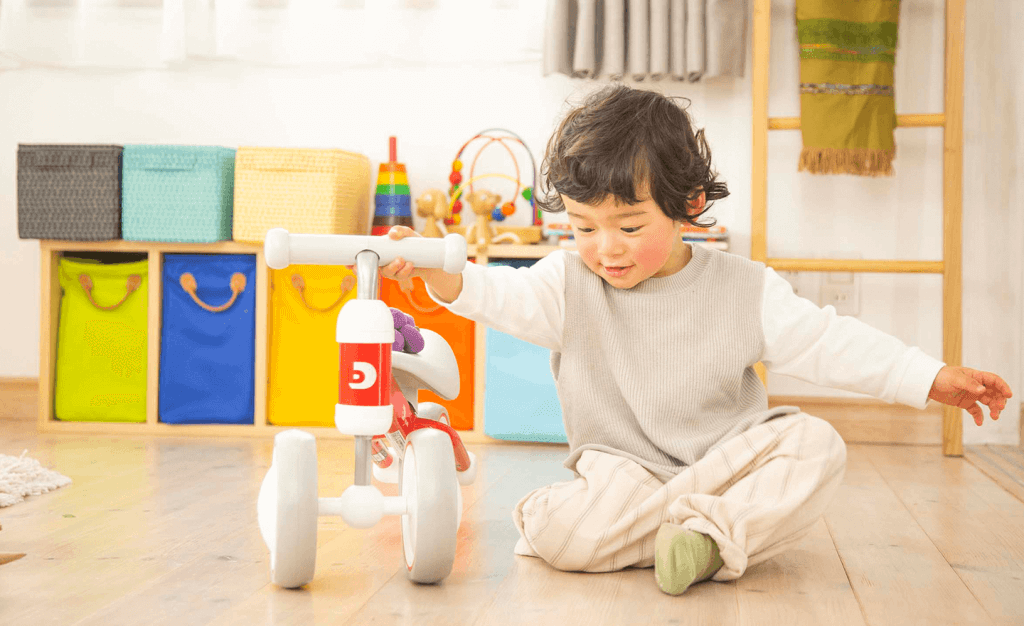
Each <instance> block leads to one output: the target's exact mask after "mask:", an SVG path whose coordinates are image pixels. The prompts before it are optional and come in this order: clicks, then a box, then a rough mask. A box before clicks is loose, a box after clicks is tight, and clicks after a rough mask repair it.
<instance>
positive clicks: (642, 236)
mask: <svg viewBox="0 0 1024 626" xmlns="http://www.w3.org/2000/svg"><path fill="white" fill-rule="evenodd" d="M562 202H563V203H564V204H565V208H566V212H567V213H568V216H569V223H570V224H571V225H572V230H573V234H574V235H575V237H576V248H577V249H578V250H579V253H580V257H581V258H582V259H583V262H584V263H586V264H587V267H589V268H590V270H591V271H592V272H594V273H595V274H597V275H598V276H600V277H601V278H603V279H604V280H605V281H606V282H607V283H608V284H609V285H611V286H613V287H617V288H619V289H629V288H630V287H634V286H636V285H637V284H639V283H640V282H641V281H643V280H646V279H648V278H651V277H652V276H653V277H660V276H668V275H670V274H673V273H675V272H677V271H679V269H680V268H681V267H682V266H683V264H684V263H683V260H684V259H685V255H686V252H687V250H686V244H684V243H683V241H682V238H681V237H680V236H679V227H680V224H679V223H678V222H675V221H673V220H672V219H671V218H670V217H668V216H667V215H665V214H664V213H662V212H661V209H660V208H658V205H657V204H656V203H655V202H654V200H653V199H647V200H644V201H643V202H640V203H639V204H633V205H629V204H625V205H619V204H616V202H615V199H614V198H612V197H610V196H609V197H608V198H606V199H605V200H604V201H603V202H602V203H600V204H597V205H586V204H581V203H579V202H576V201H574V200H572V199H570V198H567V197H565V196H562Z"/></svg>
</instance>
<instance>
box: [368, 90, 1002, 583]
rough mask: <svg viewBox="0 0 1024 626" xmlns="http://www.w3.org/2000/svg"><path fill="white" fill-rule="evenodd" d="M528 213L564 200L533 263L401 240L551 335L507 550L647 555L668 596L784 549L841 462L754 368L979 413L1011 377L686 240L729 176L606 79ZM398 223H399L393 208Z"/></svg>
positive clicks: (520, 323) (665, 102) (442, 278)
mask: <svg viewBox="0 0 1024 626" xmlns="http://www.w3.org/2000/svg"><path fill="white" fill-rule="evenodd" d="M541 178H542V186H543V187H544V190H543V192H542V193H539V194H538V196H537V203H538V205H539V206H540V207H541V208H542V209H543V210H546V211H552V212H560V211H566V213H567V216H568V221H569V223H570V224H571V225H572V230H573V234H574V236H575V240H576V244H577V251H573V252H569V251H564V250H559V251H557V252H553V253H551V254H550V255H548V256H547V257H545V258H543V259H541V260H539V261H538V262H537V263H536V264H535V265H533V266H532V267H529V268H521V269H513V268H509V267H483V266H479V265H474V264H467V265H466V268H465V270H464V271H463V272H462V273H461V274H459V275H448V274H445V273H444V272H443V271H441V270H434V269H422V268H414V267H413V265H412V264H411V263H409V262H406V261H404V260H403V259H396V260H395V261H394V262H392V263H391V264H389V265H388V266H386V267H385V268H383V274H384V276H386V277H388V278H393V279H396V280H407V279H409V278H410V277H412V276H420V277H422V278H423V280H424V281H425V283H426V285H427V287H428V293H429V294H430V296H431V297H432V298H433V299H434V300H436V301H437V302H439V303H441V304H443V305H444V306H446V307H447V308H448V309H449V310H451V311H452V312H453V313H456V314H458V315H461V316H464V317H467V318H469V319H471V320H474V321H476V322H479V323H482V324H486V325H487V326H490V327H492V328H495V329H497V330H500V331H502V332H505V333H508V334H510V335H512V336H515V337H518V338H520V339H523V340H525V341H529V342H531V343H534V344H537V345H540V346H543V347H545V348H549V349H550V350H551V370H552V373H553V374H554V379H555V383H556V386H557V390H558V395H559V399H560V402H561V407H562V416H563V420H564V425H565V432H566V435H567V437H568V440H569V457H568V458H567V459H566V461H565V466H566V467H567V468H569V469H570V470H572V472H573V474H574V476H575V478H574V479H573V480H569V481H565V482H558V483H555V484H553V485H549V486H546V487H542V488H540V489H536V490H534V491H533V492H532V493H529V494H527V495H526V496H525V497H524V498H523V499H522V501H520V502H519V504H518V505H517V506H516V508H515V510H514V512H513V521H514V522H515V525H516V527H517V528H518V529H519V534H520V539H519V542H518V543H517V544H516V547H515V552H516V554H520V555H527V556H535V557H540V558H542V559H544V560H545V561H546V562H547V563H549V564H550V565H552V566H553V567H556V568H558V569H561V570H569V571H586V572H607V571H613V570H618V569H623V568H626V567H651V566H653V567H654V571H655V579H656V581H657V584H658V586H659V587H660V588H661V589H662V590H663V591H664V592H666V593H669V594H681V593H683V592H684V591H685V590H686V589H687V588H688V587H689V586H690V585H692V584H694V583H696V582H700V581H702V580H707V579H714V580H719V581H725V580H733V579H736V578H738V577H739V576H740V575H742V574H743V572H744V571H745V570H746V568H747V567H749V566H750V565H752V564H754V563H757V562H759V561H762V560H764V559H767V558H769V557H771V556H772V555H774V554H777V553H778V552H780V551H781V550H784V549H786V548H787V547H790V546H792V545H793V544H794V543H795V542H797V541H798V540H799V539H800V538H801V537H802V536H804V535H805V534H806V533H807V531H808V530H809V529H810V527H811V526H812V525H813V524H814V523H815V522H816V521H817V519H818V517H819V516H820V515H821V514H822V512H823V511H824V510H825V508H826V506H827V505H828V503H829V500H830V499H831V498H832V496H833V494H834V493H835V491H836V488H837V487H838V486H839V484H840V481H841V480H842V477H843V471H844V468H845V461H846V447H845V444H844V443H843V440H842V439H841V438H840V437H839V435H838V434H837V433H836V431H835V429H833V428H832V426H831V425H829V424H828V423H827V422H825V421H824V420H822V419H819V418H817V417H814V416H811V415H808V414H806V413H802V412H801V411H800V409H799V408H797V407H794V406H780V407H775V408H772V409H769V408H768V396H767V393H766V391H765V387H764V385H763V384H762V383H761V381H760V379H759V378H758V376H757V374H756V372H755V370H754V365H755V364H756V363H758V362H761V363H764V365H765V366H766V367H767V368H768V369H769V370H770V371H773V372H778V373H780V374H786V375H789V376H794V377H796V378H800V379H803V380H806V381H810V382H812V383H815V384H818V385H823V386H828V387H835V388H840V389H847V390H851V391H857V392H860V393H865V394H869V395H872V396H875V397H877V398H881V399H883V400H885V401H887V402H901V403H903V404H907V405H910V406H913V407H916V408H919V409H920V408H924V406H925V404H926V403H927V401H928V399H929V398H931V399H933V400H936V401H939V402H943V403H946V404H952V405H954V406H959V407H960V408H963V409H966V410H967V411H968V412H969V413H970V414H971V415H972V416H973V417H974V420H975V422H976V423H977V424H979V425H980V424H981V423H982V419H983V414H982V409H981V407H980V406H979V405H978V402H981V403H983V404H986V405H987V406H988V407H989V411H990V414H991V417H992V419H997V418H998V416H999V412H1000V411H1001V410H1003V408H1005V406H1006V399H1007V398H1009V397H1010V396H1011V392H1010V388H1009V386H1008V385H1007V384H1006V383H1005V382H1004V381H1003V380H1002V379H1001V378H999V377H998V376H996V375H994V374H991V373H988V372H981V371H977V370H972V369H969V368H965V367H950V366H946V365H944V364H943V363H942V362H940V361H937V360H935V359H934V358H932V357H930V356H928V355H926V354H924V353H923V352H922V351H921V350H920V349H918V348H912V347H907V346H905V345H904V344H903V343H901V342H900V341H899V340H897V339H895V338H894V337H891V336H889V335H887V334H885V333H882V332H880V331H878V330H875V329H874V328H871V327H870V326H867V325H866V324H864V323H862V322H860V321H859V320H857V319H856V318H852V317H843V316H838V315H836V312H835V309H834V308H833V307H830V306H828V307H825V308H824V309H822V308H819V307H817V306H816V305H814V304H813V303H811V302H810V301H808V300H805V299H803V298H800V297H798V296H796V295H795V294H794V293H793V290H792V288H791V287H790V285H789V283H787V282H786V281H785V280H784V279H783V278H781V277H780V276H779V275H778V274H777V273H776V272H775V271H773V270H772V269H771V268H768V267H766V266H765V265H764V264H762V263H756V262H753V261H751V260H749V259H746V258H743V257H741V256H738V255H734V254H728V253H725V252H721V251H717V250H713V249H710V248H706V247H703V246H700V245H690V244H687V243H684V242H683V240H682V238H681V236H680V227H681V226H682V225H683V224H687V223H689V224H696V225H700V226H704V225H710V224H713V223H714V222H713V221H705V220H702V219H701V218H702V216H704V214H705V212H706V211H707V210H708V208H709V207H710V205H711V203H712V202H713V201H714V200H719V199H722V198H725V197H726V196H727V195H728V193H729V192H728V190H727V188H726V185H725V183H723V182H722V181H720V180H718V178H717V174H716V173H715V172H714V171H712V168H711V154H710V150H709V148H708V144H707V142H706V140H705V138H704V133H703V131H696V132H695V131H694V129H693V127H692V125H691V123H690V120H689V117H688V115H687V113H686V111H685V110H684V109H683V108H681V107H679V106H678V105H677V104H676V103H675V102H674V101H673V100H671V99H669V98H666V97H665V96H662V95H659V94H656V93H653V92H649V91H642V90H634V89H630V88H628V87H625V86H622V85H613V86H611V87H608V88H605V89H603V90H601V91H599V92H598V93H596V94H594V95H592V96H591V97H590V98H589V99H587V100H586V101H585V102H584V103H583V104H582V106H579V107H578V108H575V109H574V110H572V111H571V112H570V113H569V114H568V115H567V116H566V117H565V119H564V120H563V121H562V122H561V124H560V125H559V126H558V129H557V130H556V131H555V133H554V135H553V136H552V137H551V140H550V141H549V143H548V145H547V149H546V153H545V155H544V161H543V165H542V168H541ZM388 236H390V237H392V238H394V239H400V238H402V237H408V236H417V235H416V233H415V232H414V231H412V230H411V229H409V228H407V227H401V226H399V227H395V228H393V229H392V230H391V231H390V233H389V235H388Z"/></svg>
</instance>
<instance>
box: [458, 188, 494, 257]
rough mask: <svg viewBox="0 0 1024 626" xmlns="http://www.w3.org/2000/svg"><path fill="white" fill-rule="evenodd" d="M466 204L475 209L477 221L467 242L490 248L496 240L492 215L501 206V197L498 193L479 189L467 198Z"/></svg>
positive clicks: (470, 231)
mask: <svg viewBox="0 0 1024 626" xmlns="http://www.w3.org/2000/svg"><path fill="white" fill-rule="evenodd" d="M466 202H468V203H469V206H470V207H471V208H472V209H473V213H474V214H475V215H476V221H474V222H473V224H472V226H470V227H469V232H468V233H466V241H467V242H469V243H475V244H476V245H478V246H483V247H486V246H489V245H490V244H491V240H492V239H494V235H495V233H494V227H492V226H491V213H493V212H494V208H495V207H496V206H498V205H499V204H501V196H499V195H498V194H496V193H493V192H490V191H485V190H483V189H478V190H476V191H474V192H472V193H470V194H468V195H467V196H466Z"/></svg>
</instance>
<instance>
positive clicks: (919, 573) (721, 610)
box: [0, 421, 1024, 626]
mask: <svg viewBox="0 0 1024 626" xmlns="http://www.w3.org/2000/svg"><path fill="white" fill-rule="evenodd" d="M0 428H2V431H3V434H2V436H0V453H3V454H20V453H21V451H22V450H23V449H28V450H29V455H30V456H32V457H33V458H36V459H38V460H39V461H40V462H41V463H43V464H44V465H45V466H48V467H51V468H53V469H57V470H59V471H61V472H63V473H64V474H66V475H68V476H70V477H72V478H73V479H74V483H73V484H72V485H70V486H68V487H65V488H63V489H60V490H58V491H56V492H53V493H50V494H45V495H42V496H36V497H32V498H30V499H29V500H27V501H26V502H23V503H20V504H16V505H14V506H12V507H9V508H5V509H0V524H2V525H3V530H2V531H0V553H3V552H24V553H26V554H27V556H26V557H24V558H22V559H20V560H18V561H14V562H12V563H8V564H6V565H0V624H3V625H4V626H21V625H26V626H43V625H47V624H60V625H62V626H63V625H71V624H95V625H103V626H112V625H118V624H147V625H148V624H173V625H174V626H182V625H188V624H217V625H229V624H230V625H251V624H301V625H312V624H332V625H341V624H445V625H448V624H481V625H482V624H503V625H504V624H558V625H559V626H562V625H570V624H588V625H589V624H616V625H617V624H723V625H726V624H752V625H753V624H756V625H759V626H761V625H773V624H780V625H782V624H785V625H787V626H790V625H795V624H808V625H815V626H820V625H832V624H871V625H879V626H881V625H886V626H888V625H896V624H928V625H929V626H931V625H935V624H951V625H954V624H955V625H963V624H1024V503H1022V502H1021V501H1020V500H1019V499H1018V498H1017V497H1015V495H1013V494H1012V493H1011V491H1010V490H1007V489H1004V488H1002V487H1000V486H999V484H998V483H997V482H996V481H995V480H993V478H992V477H990V474H991V475H992V476H994V477H996V478H999V476H1000V471H1001V470H999V469H998V467H997V464H996V463H995V462H993V465H992V467H989V468H987V470H985V471H983V468H982V467H981V465H977V464H975V463H974V462H972V460H965V459H950V458H944V457H942V456H941V454H940V452H939V449H938V447H934V446H907V447H891V446H865V445H854V446H850V447H849V463H848V468H847V472H846V477H845V479H844V483H843V486H842V487H841V489H840V491H839V493H838V495H837V497H836V499H835V501H834V502H833V503H832V506H831V508H830V509H829V510H828V512H827V514H826V515H825V516H824V517H823V518H822V520H821V521H819V522H818V524H817V525H816V526H815V527H814V529H813V532H812V533H811V534H810V535H809V536H808V537H807V538H806V539H805V540H804V541H803V542H802V543H801V544H800V545H799V547H798V548H797V549H794V550H792V551H791V552H788V553H785V554H783V555H781V556H778V557H775V558H774V559H771V560H769V561H767V562H765V563H763V564H761V565H758V566H755V567H753V568H751V569H750V570H748V572H747V573H746V575H744V576H743V577H742V578H741V579H739V580H738V581H734V582H731V583H704V584H700V585H697V586H696V587H694V588H692V589H690V590H689V591H688V592H687V593H686V594H685V595H683V596H681V597H670V596H667V595H664V594H662V593H661V592H660V591H659V590H658V588H657V586H656V585H655V583H654V579H653V572H652V570H650V569H647V570H628V571H623V572H617V573H612V574H568V573H562V572H558V571H555V570H552V569H551V568H549V567H548V566H546V565H545V564H544V563H543V562H541V561H539V560H536V559H531V558H526V557H517V556H514V555H513V554H512V548H513V545H514V544H515V541H516V538H517V533H516V530H515V528H514V527H513V525H512V521H511V518H510V511H511V509H512V507H513V506H514V505H515V503H516V502H517V501H518V500H519V498H521V497H522V496H523V495H524V494H525V493H527V492H528V491H529V490H530V489H532V488H534V487H538V486H541V485H544V484H547V483H549V482H552V481H554V480H560V479H564V478H568V477H569V474H568V472H567V471H566V470H564V469H562V468H561V461H562V459H563V458H564V455H565V449H564V448H562V447H559V446H525V445H501V446H499V445H489V446H477V447H474V448H473V449H474V451H475V452H476V454H477V455H478V457H479V459H480V474H479V477H478V480H477V483H476V484H475V485H473V486H471V487H467V488H465V489H464V491H463V495H464V499H465V502H464V505H465V513H464V516H463V523H462V527H461V529H460V531H459V548H458V554H457V557H456V562H455V568H454V571H453V572H452V574H451V576H450V577H449V578H448V579H447V580H446V581H445V582H444V583H443V584H441V585H437V586H417V585H414V584H412V583H410V582H409V581H407V580H406V578H405V575H404V573H402V571H401V570H400V564H399V560H400V550H401V542H400V532H399V527H398V520H397V519H395V518H385V519H384V520H383V521H382V522H381V523H380V524H378V525H377V526H376V527H374V528H373V529H370V530H354V529H349V528H347V527H345V526H344V524H343V523H342V522H341V521H340V520H334V519H322V521H321V522H320V527H319V535H318V540H319V549H318V552H317V573H316V578H315V580H314V581H313V583H311V584H310V585H309V586H308V588H306V589H303V590H299V591H286V590H281V589H277V588H275V587H273V586H271V585H270V584H268V575H269V573H268V554H267V551H266V549H265V547H264V545H263V543H262V540H261V538H260V535H259V531H258V529H257V524H256V514H255V513H256V512H255V504H256V495H257V491H258V489H259V485H260V481H261V480H262V478H263V475H264V473H265V472H266V469H267V467H268V466H269V463H270V455H271V445H272V444H271V442H270V441H262V440H244V441H241V440H240V441H232V440H220V439H218V440H200V439H192V440H186V439H181V440H177V439H170V438H165V437H160V438H152V437H145V438H144V437H139V438H117V439H115V438H111V437H104V436H77V435H74V436H72V435H37V434H36V432H35V426H34V424H33V423H32V422H30V421H25V422H18V421H4V422H0ZM318 447H319V453H318V458H319V462H320V489H321V495H324V496H327V495H331V496H334V495H339V494H340V493H341V490H342V489H343V488H344V487H345V486H347V485H348V484H350V483H351V480H352V451H351V444H350V443H349V442H345V441H322V442H319V444H318ZM1006 450H1009V451H1010V452H1006V451H1005V450H1003V451H1002V452H1000V451H998V450H996V451H995V452H999V453H1000V454H1005V455H1007V456H1006V458H1008V459H1010V461H1009V465H1008V466H1007V467H1008V468H1009V469H1008V470H1007V469H1006V468H1004V470H1003V473H1004V474H1007V475H1011V474H1012V472H1013V470H1012V465H1013V463H1017V464H1018V465H1019V464H1020V458H1019V451H1017V450H1016V449H1013V448H1006ZM987 453H988V454H989V455H990V456H994V455H995V453H994V452H993V450H992V449H989V450H988V452H987ZM1013 455H1017V459H1016V461H1014V460H1013V458H1014V456H1013ZM969 458H971V457H969ZM1003 462H1004V463H1006V460H1005V459H1004V460H1003ZM1003 478H1005V476H1004V477H1003ZM1004 482H1005V481H1004ZM1010 482H1011V483H1012V482H1013V480H1012V479H1011V481H1010ZM1022 486H1024V485H1022Z"/></svg>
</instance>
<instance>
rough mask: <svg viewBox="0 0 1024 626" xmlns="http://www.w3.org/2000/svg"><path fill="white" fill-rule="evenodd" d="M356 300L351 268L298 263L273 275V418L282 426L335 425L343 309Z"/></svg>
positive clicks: (270, 395) (270, 417)
mask: <svg viewBox="0 0 1024 626" xmlns="http://www.w3.org/2000/svg"><path fill="white" fill-rule="evenodd" d="M355 297H356V276H355V274H354V273H353V272H352V270H350V269H349V268H347V267H341V266H323V265H292V266H290V267H287V268H285V269H283V270H271V272H270V323H269V332H270V342H269V346H268V349H269V352H270V354H269V363H268V372H267V373H268V377H269V384H268V389H267V419H268V421H269V422H270V423H271V424H275V425H278V426H325V427H331V428H333V427H334V405H335V404H337V402H338V370H339V363H338V359H339V354H340V353H339V351H338V343H337V341H336V340H335V325H336V324H337V321H338V311H340V310H341V307H342V306H344V304H345V303H346V302H348V301H349V300H351V299H353V298H355Z"/></svg>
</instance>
